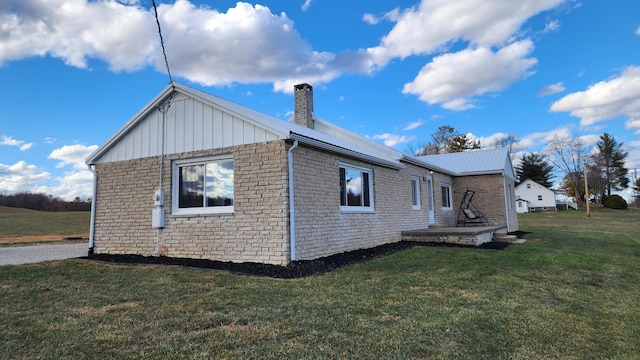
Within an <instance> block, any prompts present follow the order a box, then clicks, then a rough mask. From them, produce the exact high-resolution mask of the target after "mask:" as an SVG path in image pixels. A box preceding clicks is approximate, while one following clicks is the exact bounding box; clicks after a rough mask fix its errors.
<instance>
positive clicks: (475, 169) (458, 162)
mask: <svg viewBox="0 0 640 360" xmlns="http://www.w3.org/2000/svg"><path fill="white" fill-rule="evenodd" d="M416 159H418V160H420V161H422V162H424V163H426V164H429V165H433V166H436V167H439V168H442V169H445V170H448V171H450V172H451V173H453V174H455V175H458V176H463V175H483V174H504V175H505V176H507V177H509V178H511V179H514V180H515V173H514V171H513V165H512V164H511V157H510V156H509V149H508V148H499V149H487V150H472V151H463V152H456V153H449V154H437V155H425V156H418V157H416Z"/></svg>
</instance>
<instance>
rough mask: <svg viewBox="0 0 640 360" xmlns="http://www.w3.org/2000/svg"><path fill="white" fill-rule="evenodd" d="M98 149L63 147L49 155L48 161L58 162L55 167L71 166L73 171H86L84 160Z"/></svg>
mask: <svg viewBox="0 0 640 360" xmlns="http://www.w3.org/2000/svg"><path fill="white" fill-rule="evenodd" d="M97 148H98V145H91V146H84V145H65V146H63V147H61V148H58V149H55V150H53V151H52V152H51V154H49V156H48V158H49V159H54V160H60V162H58V164H57V165H56V167H58V168H60V167H64V166H65V165H71V166H73V168H74V169H86V168H87V165H86V164H85V159H86V158H87V157H88V156H89V155H91V153H92V152H94V151H95V150H96V149H97Z"/></svg>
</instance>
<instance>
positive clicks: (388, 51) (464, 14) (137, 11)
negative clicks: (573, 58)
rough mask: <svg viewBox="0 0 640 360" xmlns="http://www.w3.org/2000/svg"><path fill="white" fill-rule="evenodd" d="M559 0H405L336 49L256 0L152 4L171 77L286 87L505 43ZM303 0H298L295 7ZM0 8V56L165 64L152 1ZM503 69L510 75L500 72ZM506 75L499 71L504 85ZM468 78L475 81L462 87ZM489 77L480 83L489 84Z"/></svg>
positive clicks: (81, 63)
mask: <svg viewBox="0 0 640 360" xmlns="http://www.w3.org/2000/svg"><path fill="white" fill-rule="evenodd" d="M563 1H566V0H522V1H517V2H514V1H511V0H496V1H492V2H488V3H487V2H486V1H484V0H461V1H455V2H453V1H446V0H436V1H426V0H423V1H422V2H421V3H420V5H418V6H415V7H412V8H409V9H404V10H401V9H398V8H396V9H393V10H391V11H389V12H387V13H386V14H385V15H383V17H382V18H377V17H376V16H374V15H371V14H366V15H365V16H363V20H364V21H367V22H369V23H376V22H378V21H380V20H381V19H386V20H388V21H393V22H395V25H394V27H393V29H392V30H391V31H390V32H389V33H388V34H386V36H384V37H383V39H382V41H381V43H380V45H379V46H378V47H376V48H371V49H356V50H353V51H350V50H347V51H343V52H341V53H337V54H336V53H331V52H323V51H316V50H314V49H313V48H312V46H311V45H310V44H309V43H308V42H307V41H306V40H304V38H303V37H302V36H301V35H300V34H299V33H298V32H297V30H296V29H295V24H294V22H293V21H292V20H291V19H289V18H288V17H287V15H286V14H285V13H279V14H274V13H272V12H271V10H270V9H269V8H268V7H266V6H263V5H257V4H256V5H252V4H249V3H246V2H238V3H236V4H235V7H233V8H229V9H227V10H226V12H220V11H218V10H216V9H214V8H212V7H209V6H206V5H202V6H196V5H194V4H193V3H192V2H190V1H188V0H176V1H175V2H173V3H163V4H160V5H159V6H158V12H159V17H160V23H161V27H162V33H163V38H164V41H165V48H166V50H167V57H168V60H169V64H170V68H171V71H172V74H173V75H174V76H175V77H181V78H184V79H187V80H190V81H193V82H196V83H199V84H203V85H207V86H211V85H230V84H234V83H272V84H273V86H274V90H276V91H282V92H291V91H292V85H293V84H295V83H300V82H309V83H314V84H322V83H328V82H330V81H332V80H334V79H335V78H337V77H340V76H342V75H344V74H345V73H359V74H362V73H365V74H368V73H371V72H372V71H373V70H376V69H380V68H382V67H384V66H385V65H386V64H387V63H388V61H390V60H391V59H393V58H396V57H400V58H404V57H407V56H409V55H423V54H428V53H433V52H434V51H436V50H442V49H446V47H447V46H448V45H449V44H452V43H455V42H458V41H465V42H468V44H469V45H470V47H471V48H477V47H479V48H491V47H494V46H503V45H504V44H506V43H513V38H514V36H515V34H516V33H517V32H518V31H519V29H520V27H521V25H522V24H523V23H524V22H525V21H526V20H527V19H528V18H530V17H531V16H534V15H536V14H538V13H540V12H543V11H546V10H549V9H552V8H554V7H555V6H557V5H559V4H560V3H562V2H563ZM146 4H147V6H148V3H146ZM310 4H311V0H305V1H304V3H303V5H302V8H303V10H305V9H307V8H308V7H309V6H310ZM1 11H2V12H0V24H2V25H0V65H2V64H3V63H6V62H8V61H15V60H20V59H24V58H28V57H33V56H52V57H56V58H59V59H61V60H62V61H64V62H65V63H66V64H68V65H71V66H75V67H80V68H86V67H87V66H88V60H89V59H98V60H101V61H104V62H106V63H107V64H108V65H109V67H110V68H111V69H112V70H113V71H136V70H139V69H143V68H146V67H149V66H151V67H154V68H155V69H156V70H157V71H160V72H165V64H164V58H163V56H162V53H161V49H160V44H159V41H158V40H159V39H158V32H157V27H156V22H155V19H154V12H153V9H147V8H143V7H142V6H141V2H140V1H138V0H121V1H91V2H89V1H87V0H50V1H40V0H21V1H17V0H12V1H10V2H9V3H6V1H5V4H4V5H3V6H2V10H1ZM425 29H429V31H425ZM510 46H511V45H510ZM456 55H459V54H453V55H452V56H456ZM466 60H467V61H472V59H466ZM530 60H532V59H517V60H516V67H517V66H523V65H524V67H525V68H526V67H528V66H530V65H526V62H527V61H530ZM511 70H513V69H511ZM492 73H493V72H492ZM494 75H495V74H494ZM509 76H514V74H508V75H506V76H505V77H509ZM520 76H522V74H518V75H517V76H516V78H518V77H520ZM512 81H514V80H513V79H510V80H506V83H507V84H506V85H508V84H510V83H511V82H512ZM498 82H500V81H499V80H498ZM473 85H477V86H480V87H481V88H480V89H471V90H470V89H469V88H470V87H472V86H473ZM485 85H487V84H486V83H484V82H476V83H475V84H470V85H469V86H464V88H466V89H467V90H466V91H464V92H463V93H465V94H481V93H483V92H485V91H487V90H486V89H485V88H483V86H485ZM492 85H495V83H492V84H489V85H488V88H489V89H490V90H489V91H494V90H493V86H492ZM506 85H504V86H506ZM456 87H457V88H458V89H459V88H460V87H459V86H456ZM498 88H502V86H498ZM416 91H419V89H416ZM426 97H427V98H429V97H430V95H426ZM445 103H446V104H447V105H448V106H449V107H451V108H465V107H468V106H469V105H470V104H469V103H468V102H467V100H466V99H464V97H462V98H461V97H454V98H452V99H448V100H447V101H445Z"/></svg>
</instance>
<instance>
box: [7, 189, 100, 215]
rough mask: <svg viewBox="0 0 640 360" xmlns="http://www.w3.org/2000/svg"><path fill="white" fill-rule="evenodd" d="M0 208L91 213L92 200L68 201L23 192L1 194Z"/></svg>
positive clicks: (77, 199) (77, 198) (51, 196)
mask: <svg viewBox="0 0 640 360" xmlns="http://www.w3.org/2000/svg"><path fill="white" fill-rule="evenodd" d="M0 206H8V207H15V208H23V209H31V210H39V211H90V210H91V199H90V198H89V199H87V201H83V200H82V199H80V197H76V198H75V199H74V200H73V201H66V200H63V199H60V198H57V197H53V195H45V194H42V193H30V192H21V193H17V194H11V195H4V194H0Z"/></svg>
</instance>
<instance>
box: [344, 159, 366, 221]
mask: <svg viewBox="0 0 640 360" xmlns="http://www.w3.org/2000/svg"><path fill="white" fill-rule="evenodd" d="M371 180H372V171H371V169H367V168H361V167H358V166H353V165H346V164H340V210H343V211H373V184H372V181H371Z"/></svg>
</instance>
